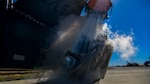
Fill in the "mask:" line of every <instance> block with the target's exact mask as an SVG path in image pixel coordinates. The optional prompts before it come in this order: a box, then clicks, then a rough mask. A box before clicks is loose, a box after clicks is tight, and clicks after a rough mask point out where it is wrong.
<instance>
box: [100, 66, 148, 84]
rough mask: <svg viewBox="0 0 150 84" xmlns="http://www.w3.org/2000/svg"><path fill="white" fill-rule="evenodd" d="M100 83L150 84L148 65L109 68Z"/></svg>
mask: <svg viewBox="0 0 150 84" xmlns="http://www.w3.org/2000/svg"><path fill="white" fill-rule="evenodd" d="M100 84H150V67H114V68H110V69H108V71H107V73H106V75H105V78H104V79H103V80H101V81H100Z"/></svg>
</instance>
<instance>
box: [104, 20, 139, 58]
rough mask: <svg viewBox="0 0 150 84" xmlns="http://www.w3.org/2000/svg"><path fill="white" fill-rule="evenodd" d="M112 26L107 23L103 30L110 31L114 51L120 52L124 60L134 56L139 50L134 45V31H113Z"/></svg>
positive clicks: (109, 35)
mask: <svg viewBox="0 0 150 84" xmlns="http://www.w3.org/2000/svg"><path fill="white" fill-rule="evenodd" d="M110 28H111V26H108V25H107V24H106V23H105V24H104V25H103V27H102V30H103V32H106V31H107V32H109V33H108V37H109V40H111V41H112V44H113V47H114V52H116V53H118V54H119V56H120V57H121V58H122V59H124V60H128V59H129V58H130V57H132V56H134V55H135V53H136V51H137V47H136V46H134V41H133V35H134V33H133V32H131V33H130V35H126V34H118V32H112V31H111V30H110Z"/></svg>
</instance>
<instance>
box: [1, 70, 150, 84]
mask: <svg viewBox="0 0 150 84" xmlns="http://www.w3.org/2000/svg"><path fill="white" fill-rule="evenodd" d="M42 80H45V79H42ZM37 81H38V79H29V80H19V81H7V82H0V84H33V83H36V82H37ZM100 84H150V67H111V68H109V69H108V70H107V73H106V75H105V78H104V79H103V80H101V81H100Z"/></svg>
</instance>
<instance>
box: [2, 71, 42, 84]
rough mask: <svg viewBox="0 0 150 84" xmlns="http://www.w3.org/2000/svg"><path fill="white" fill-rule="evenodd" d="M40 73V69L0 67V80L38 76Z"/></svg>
mask: <svg viewBox="0 0 150 84" xmlns="http://www.w3.org/2000/svg"><path fill="white" fill-rule="evenodd" d="M41 73H42V71H41V70H27V69H0V82H2V81H13V80H22V79H30V78H38V77H40V74H41Z"/></svg>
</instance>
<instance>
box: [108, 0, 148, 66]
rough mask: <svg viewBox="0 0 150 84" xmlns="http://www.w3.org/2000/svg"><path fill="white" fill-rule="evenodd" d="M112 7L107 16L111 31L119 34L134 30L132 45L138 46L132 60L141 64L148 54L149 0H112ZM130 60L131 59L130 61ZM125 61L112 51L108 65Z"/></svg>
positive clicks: (124, 62) (120, 63)
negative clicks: (108, 16) (109, 14)
mask: <svg viewBox="0 0 150 84" xmlns="http://www.w3.org/2000/svg"><path fill="white" fill-rule="evenodd" d="M112 2H113V9H112V14H111V16H110V18H109V22H108V23H109V24H110V25H111V26H112V28H111V31H113V32H115V31H119V33H120V34H123V33H125V34H130V32H131V30H132V31H133V32H134V35H133V42H134V46H137V47H138V50H137V52H136V54H135V55H134V57H133V58H134V61H135V62H137V63H139V64H143V63H144V61H146V60H148V57H149V56H150V45H149V43H150V37H149V36H150V29H149V28H150V1H149V0H112ZM131 62H132V61H131ZM122 64H126V61H125V60H123V59H121V58H120V56H119V55H118V54H116V53H113V55H112V58H111V61H110V65H122Z"/></svg>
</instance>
